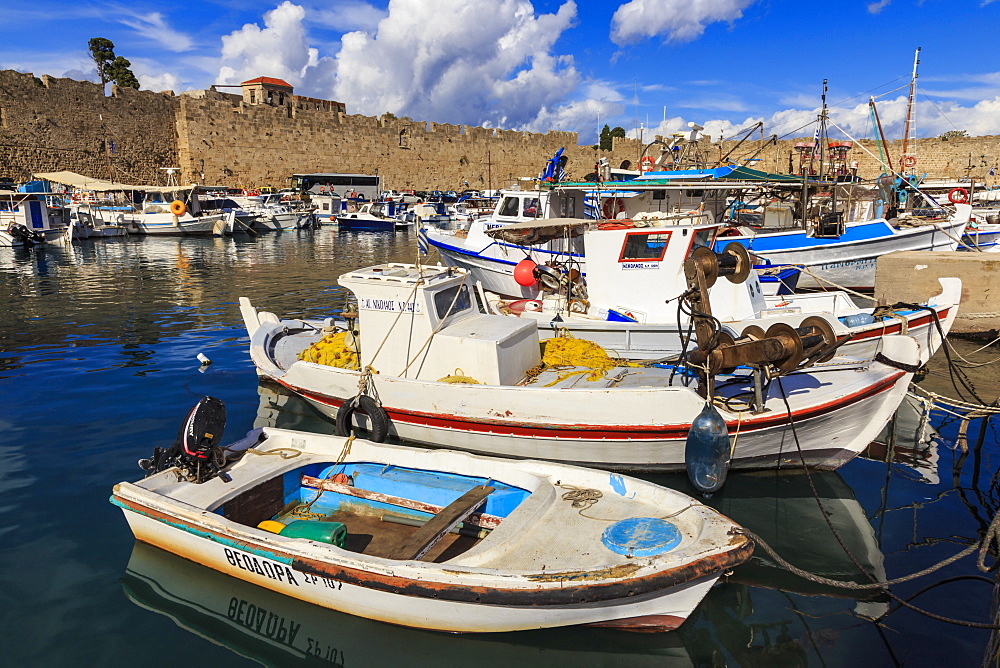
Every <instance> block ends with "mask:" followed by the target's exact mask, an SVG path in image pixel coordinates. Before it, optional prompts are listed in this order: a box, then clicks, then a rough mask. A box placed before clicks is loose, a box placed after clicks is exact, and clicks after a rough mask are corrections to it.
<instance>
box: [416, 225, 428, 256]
mask: <svg viewBox="0 0 1000 668" xmlns="http://www.w3.org/2000/svg"><path fill="white" fill-rule="evenodd" d="M430 246H431V244H430V241H428V240H427V230H426V229H424V228H423V227H420V228H418V229H417V248H418V249H420V254H421V255H427V253H429V252H430Z"/></svg>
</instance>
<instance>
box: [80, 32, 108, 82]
mask: <svg viewBox="0 0 1000 668" xmlns="http://www.w3.org/2000/svg"><path fill="white" fill-rule="evenodd" d="M87 46H89V47H90V57H91V58H93V59H94V64H95V65H97V76H99V77H100V78H101V83H102V84H106V83H108V81H110V80H111V79H110V78H109V77H108V66H109V65H110V64H111V63H112V62H114V59H115V43H114V42H112V41H111V40H110V39H105V38H104V37H95V38H93V39H92V40H90V41H89V42H87Z"/></svg>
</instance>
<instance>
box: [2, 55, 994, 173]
mask: <svg viewBox="0 0 1000 668" xmlns="http://www.w3.org/2000/svg"><path fill="white" fill-rule="evenodd" d="M302 107H311V108H302ZM317 107H319V108H317ZM810 140H811V137H806V138H803V139H799V140H788V141H781V142H778V144H777V145H776V146H769V147H767V148H765V149H764V150H763V151H761V152H760V154H759V156H758V157H759V158H760V161H759V162H757V163H756V166H757V167H758V168H759V169H766V170H768V171H778V172H788V171H789V157H790V156H791V158H792V161H791V162H792V165H793V166H795V167H796V168H797V165H798V158H797V154H796V153H795V150H794V144H795V142H796V141H810ZM577 141H578V137H577V134H576V133H575V132H556V131H553V132H547V133H544V134H542V133H528V132H518V131H512V130H494V129H490V128H480V127H471V126H467V125H447V124H438V123H433V122H425V121H413V120H410V119H405V118H403V119H397V118H392V117H384V118H372V117H367V116H358V115H348V114H345V113H343V112H340V111H338V110H336V109H333V108H323V107H322V106H321V105H315V104H313V105H308V104H304V105H296V104H292V103H289V104H285V105H283V106H270V105H266V104H258V105H250V104H246V103H245V102H244V101H243V100H242V97H241V96H240V95H233V94H230V93H223V92H218V91H214V90H205V91H192V92H190V93H183V94H181V95H180V96H174V95H173V94H172V93H170V92H164V93H153V92H149V91H137V90H133V89H113V92H112V95H110V96H105V94H104V88H103V87H102V86H100V85H98V84H94V83H90V82H81V81H72V80H70V79H58V78H53V77H48V76H44V77H41V78H35V77H33V76H32V75H31V74H23V73H19V72H14V71H11V70H3V71H0V177H7V178H13V179H14V180H16V181H21V180H26V179H28V178H30V175H31V173H32V172H47V171H58V170H70V171H75V172H80V173H82V174H86V175H88V176H94V177H100V178H113V179H114V180H117V181H125V182H135V183H151V184H160V183H163V182H164V178H165V177H164V174H163V172H162V171H161V169H160V168H163V167H177V166H179V167H180V168H181V181H182V182H185V183H186V182H196V183H208V184H212V185H215V184H218V185H227V186H241V187H251V186H253V187H260V186H268V185H269V186H275V187H282V186H285V185H287V184H288V178H289V177H290V176H291V175H292V174H295V173H308V172H351V173H362V174H375V173H378V174H379V175H380V176H382V177H383V183H384V184H385V186H386V187H389V188H395V189H401V188H414V189H421V190H422V189H440V190H461V189H463V188H466V187H469V188H477V189H485V188H500V187H508V186H511V185H512V184H514V183H516V182H518V179H521V178H525V177H533V176H536V175H537V174H538V173H539V172H540V171H541V170H542V168H543V167H544V164H545V161H546V159H548V158H549V157H551V156H552V155H553V154H554V153H555V152H556V151H557V150H558V149H560V148H565V149H566V151H565V153H566V155H567V157H568V158H569V162H568V165H567V172H568V174H569V176H570V178H571V179H581V178H583V177H584V176H585V175H587V174H589V173H590V172H592V171H593V169H594V164H595V163H596V162H597V160H598V159H599V158H601V157H604V158H607V159H608V161H609V163H610V165H611V166H612V167H615V168H625V169H635V168H636V166H637V165H638V161H639V158H640V156H641V154H642V145H641V144H640V142H638V141H637V140H633V139H623V138H615V139H614V148H613V150H611V151H596V150H594V149H593V148H592V147H591V146H589V145H584V146H580V145H578V143H577ZM732 146H733V142H723V143H714V144H713V143H710V142H702V143H701V145H700V149H701V152H702V155H703V156H704V157H705V158H707V159H708V160H709V161H714V160H717V159H718V158H719V157H720V156H722V155H724V154H725V153H726V152H727V151H728V150H729V149H730V148H732ZM862 147H865V148H867V149H868V150H869V151H871V153H873V154H875V155H877V154H878V150H877V147H876V146H875V143H874V142H873V141H870V140H863V141H861V142H859V143H858V144H856V145H855V148H854V149H853V150H852V151H851V153H850V154H849V156H848V161H851V160H857V161H858V162H859V163H860V168H859V175H861V176H862V177H864V178H872V177H874V176H877V175H878V174H879V173H881V168H880V167H879V164H878V161H877V159H876V158H874V157H872V155H869V154H868V153H866V152H865V150H863V148H862ZM655 150H656V149H655V147H654V149H653V151H654V154H655ZM753 150H756V144H755V142H746V143H745V144H744V145H743V146H741V147H740V148H739V149H738V150H737V151H736V152H734V153H733V157H734V158H736V157H740V156H744V155H747V154H749V153H750V152H752V151H753ZM899 151H900V142H898V141H896V142H893V143H892V144H891V145H890V147H889V153H890V156H893V157H895V158H896V159H898V156H899ZM915 153H916V155H917V157H918V161H919V162H918V166H917V168H916V171H917V172H918V173H925V172H926V173H928V174H929V175H930V176H931V177H935V178H942V177H943V178H948V177H950V178H958V177H966V176H970V175H971V176H972V177H974V178H977V179H980V180H985V181H986V182H987V183H989V184H991V185H992V184H995V183H998V182H1000V177H997V176H993V177H991V176H989V175H988V171H989V169H990V168H991V167H997V170H996V171H997V172H1000V137H996V136H991V137H974V138H957V139H951V140H949V141H942V140H940V139H921V140H918V141H917V142H916V148H915ZM970 164H971V168H970ZM466 183H467V184H468V185H466Z"/></svg>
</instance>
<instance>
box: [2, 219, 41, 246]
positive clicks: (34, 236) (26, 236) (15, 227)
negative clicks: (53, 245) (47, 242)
mask: <svg viewBox="0 0 1000 668" xmlns="http://www.w3.org/2000/svg"><path fill="white" fill-rule="evenodd" d="M7 233H8V234H10V236H11V237H13V238H14V240H15V241H20V242H21V243H23V244H24V245H25V246H31V245H34V244H36V243H39V242H40V241H41V240H42V236H41V235H40V234H38V232H32V231H31V230H29V229H28V228H27V227H25V226H24V225H22V224H20V223H12V224H11V225H10V226H9V227H7Z"/></svg>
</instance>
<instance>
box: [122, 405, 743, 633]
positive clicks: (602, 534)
mask: <svg viewBox="0 0 1000 668" xmlns="http://www.w3.org/2000/svg"><path fill="white" fill-rule="evenodd" d="M211 401H216V402H217V400H212V399H211V398H206V399H203V400H202V401H201V402H199V406H203V405H208V404H207V403H206V402H211ZM220 403H221V402H220ZM209 429H210V433H206V431H208V430H209ZM221 432H222V426H221V425H218V424H213V423H212V422H211V421H208V420H205V419H202V417H201V416H200V415H199V414H198V413H196V412H195V411H192V413H191V414H189V417H188V418H187V419H186V420H185V428H184V429H183V430H182V434H181V436H179V437H178V442H176V443H175V444H174V446H172V447H171V448H168V449H167V450H166V451H164V450H162V449H160V448H157V449H156V452H155V454H154V457H153V459H152V460H144V464H145V465H144V468H146V470H147V472H148V473H149V475H148V477H146V478H145V479H144V480H140V481H138V482H136V483H128V482H122V483H119V484H117V485H115V488H114V493H113V496H112V497H111V502H112V503H113V504H115V505H117V506H119V507H120V508H121V509H122V510H123V512H124V514H125V518H126V519H127V521H128V523H129V526H130V527H131V529H132V532H133V533H134V534H135V537H136V538H137V539H138V540H140V541H142V542H145V543H149V544H151V545H155V546H157V547H160V548H162V549H165V550H168V551H170V552H173V553H174V554H177V555H180V556H182V557H185V558H186V559H189V560H191V561H193V562H196V563H200V564H202V565H204V566H207V567H209V568H212V569H214V570H217V571H220V572H222V573H225V574H227V575H229V576H232V577H234V578H239V579H241V580H245V581H247V582H251V583H253V584H256V585H258V586H261V587H264V588H266V589H270V590H272V591H275V592H278V593H280V594H284V595H287V596H291V597H294V598H297V599H300V600H303V601H308V602H310V603H314V604H316V605H320V606H323V607H326V608H330V609H333V610H339V611H341V612H345V613H348V614H352V615H357V616H360V617H365V618H368V619H374V620H379V621H383V622H389V623H392V624H397V625H400V626H407V627H413V628H423V629H432V630H437V631H449V632H459V633H474V632H501V631H520V630H528V629H539V628H553V627H560V626H572V625H579V624H589V625H599V626H611V627H616V628H624V629H634V630H643V631H667V630H671V629H674V628H676V627H678V626H679V625H680V624H682V623H683V622H684V620H685V619H686V618H687V617H688V616H689V615H690V614H691V613H692V612H693V610H694V609H695V607H696V606H697V605H698V603H699V602H700V601H701V599H702V598H703V597H704V596H705V594H706V593H708V591H709V589H711V587H712V585H713V584H714V583H715V582H716V581H717V580H718V579H719V577H720V576H721V575H722V574H723V573H725V572H726V571H727V570H729V569H731V568H733V567H734V566H737V565H739V564H740V563H742V562H744V561H746V560H747V559H748V558H749V556H750V554H751V553H752V552H753V544H752V543H751V542H750V539H749V538H747V537H746V536H745V535H740V534H739V533H738V532H739V529H740V527H738V526H737V525H735V524H733V523H732V522H731V521H730V520H729V519H728V518H726V517H725V516H723V515H721V514H720V513H718V512H716V511H715V510H712V509H711V508H709V507H708V506H705V505H702V504H701V503H699V502H698V501H697V500H695V499H693V498H691V497H689V496H687V495H686V494H682V493H680V492H676V491H673V490H670V489H667V488H665V487H660V486H658V485H654V484H653V483H649V482H646V481H643V480H639V479H636V478H630V477H628V476H621V475H609V474H608V473H607V472H604V471H598V470H595V469H584V468H579V467H575V466H567V465H564V464H554V463H548V462H537V461H518V460H511V459H499V458H493V457H482V456H477V455H471V454H465V453H460V452H455V451H449V450H438V451H428V450H424V449H419V448H408V447H403V446H398V445H386V444H381V443H373V442H371V441H365V440H362V439H354V438H353V437H351V438H344V437H337V436H325V435H321V434H315V433H309V432H297V431H285V430H281V429H263V430H254V431H252V432H250V433H249V434H248V435H247V437H246V438H244V439H242V440H240V441H238V442H236V443H232V444H230V445H228V446H226V447H220V443H219V437H220V436H221ZM260 455H272V456H260ZM275 455H280V456H275ZM209 460H210V461H212V462H213V465H212V466H208V465H207V464H206V461H209ZM570 492H572V493H570ZM579 498H586V499H588V500H587V501H585V502H583V505H581V502H579V501H578V499H579ZM582 508H587V509H590V510H592V512H593V513H594V514H593V515H592V514H588V513H585V512H582V511H581V509H582Z"/></svg>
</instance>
